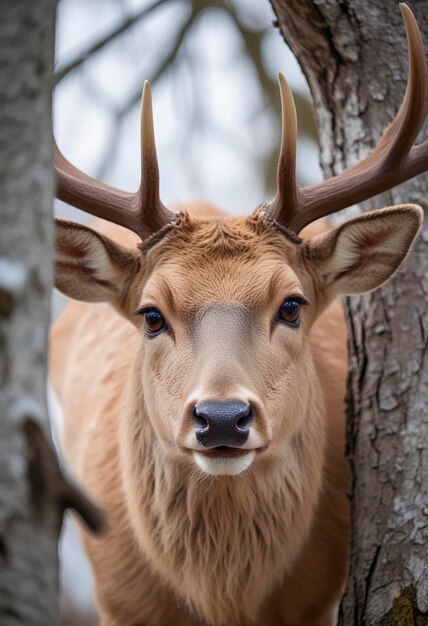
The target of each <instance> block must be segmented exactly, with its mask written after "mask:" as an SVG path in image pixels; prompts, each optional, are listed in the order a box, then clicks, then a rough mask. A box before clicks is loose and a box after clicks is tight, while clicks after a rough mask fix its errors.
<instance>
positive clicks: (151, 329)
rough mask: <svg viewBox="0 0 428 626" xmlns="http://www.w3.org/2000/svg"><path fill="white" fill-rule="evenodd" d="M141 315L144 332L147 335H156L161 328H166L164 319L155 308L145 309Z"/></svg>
mask: <svg viewBox="0 0 428 626" xmlns="http://www.w3.org/2000/svg"><path fill="white" fill-rule="evenodd" d="M143 315H144V325H145V330H146V334H147V335H148V336H149V337H153V336H155V335H158V334H159V333H161V332H162V331H163V330H166V324H165V320H164V318H163V316H162V314H161V313H159V311H158V310H157V309H146V310H145V311H144V312H143Z"/></svg>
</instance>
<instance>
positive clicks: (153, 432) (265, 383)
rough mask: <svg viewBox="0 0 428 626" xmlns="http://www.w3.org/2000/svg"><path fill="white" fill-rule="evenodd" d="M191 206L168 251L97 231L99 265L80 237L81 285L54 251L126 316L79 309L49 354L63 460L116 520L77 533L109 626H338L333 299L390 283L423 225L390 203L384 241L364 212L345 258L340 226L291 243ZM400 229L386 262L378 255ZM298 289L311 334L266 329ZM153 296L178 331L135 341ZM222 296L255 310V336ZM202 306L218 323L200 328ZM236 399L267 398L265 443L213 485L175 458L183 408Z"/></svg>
mask: <svg viewBox="0 0 428 626" xmlns="http://www.w3.org/2000/svg"><path fill="white" fill-rule="evenodd" d="M188 210H189V213H191V214H192V217H189V215H187V216H186V215H185V216H184V218H183V219H182V221H181V223H180V225H179V226H178V227H176V228H174V229H173V230H172V231H171V232H169V233H167V234H166V235H165V236H164V238H163V240H162V241H160V242H159V243H158V244H157V245H155V246H153V247H152V248H151V249H149V250H148V251H145V252H141V253H140V254H138V253H136V252H132V253H130V252H129V253H128V256H126V252H123V254H122V250H125V251H126V250H127V249H129V248H130V247H131V246H132V245H135V243H136V240H135V238H134V236H133V235H131V234H130V233H127V232H126V231H124V230H123V229H121V228H119V227H115V226H112V225H111V224H106V223H99V224H98V227H97V228H98V231H99V232H102V233H104V234H107V235H109V236H110V237H111V238H112V239H114V240H116V241H119V242H120V243H121V245H122V246H123V249H122V248H120V250H119V252H114V253H113V252H112V248H111V246H112V244H110V243H108V244H107V245H106V248H105V250H106V251H107V252H103V251H101V252H102V254H101V252H100V250H98V247H97V246H98V244H97V243H96V242H95V241H94V240H93V239H90V238H88V243H85V244H81V243H79V245H78V248H79V250H82V248H83V249H84V251H85V254H84V255H83V257H82V256H81V254H80V252H79V254H78V255H77V256H78V257H79V260H78V265H83V266H84V267H85V268H86V269H85V271H83V272H80V273H79V280H77V279H76V278H73V274H72V272H73V270H72V269H70V262H69V263H68V264H66V265H67V267H66V269H64V259H63V260H61V259H60V260H59V265H58V270H57V271H58V273H59V277H58V281H59V284H61V285H66V287H63V288H64V289H65V290H66V291H67V292H68V293H70V292H71V295H74V296H75V297H82V298H84V299H86V300H88V299H91V300H99V299H104V297H105V289H106V283H109V282H111V285H110V293H111V295H110V298H109V299H110V302H111V304H113V306H114V307H115V308H116V309H117V310H118V311H119V312H120V313H121V315H122V316H119V315H118V314H117V312H115V311H114V310H113V308H111V307H110V306H108V305H107V304H104V303H101V304H91V305H90V306H88V305H87V304H85V303H76V302H74V303H72V304H71V305H70V306H69V307H68V308H67V310H66V311H65V313H64V314H63V315H62V317H61V318H60V319H59V321H58V322H57V323H56V325H55V327H54V329H53V332H52V343H51V376H52V379H53V383H54V387H55V389H56V390H57V392H58V394H59V397H60V400H61V402H62V405H63V407H64V411H65V418H66V423H65V450H66V454H67V457H68V459H69V461H70V463H71V465H72V467H73V469H74V470H75V472H76V473H77V474H78V476H79V478H80V479H81V480H82V481H83V482H84V484H85V486H86V487H87V489H88V490H89V492H90V493H91V494H92V496H93V497H94V498H95V500H96V501H97V502H98V503H99V504H100V505H101V506H103V507H104V509H105V510H106V511H107V513H108V519H109V530H108V532H107V533H106V534H105V535H104V536H103V537H102V538H101V539H98V538H94V537H91V536H88V535H85V545H86V549H87V552H88V554H89V557H90V560H91V563H92V566H93V569H94V574H95V581H96V596H97V601H98V605H99V608H100V611H101V614H102V616H103V626H124V625H126V626H131V625H135V626H137V625H143V624H144V625H146V626H167V625H171V626H172V625H174V626H175V625H177V626H196V625H202V624H204V625H205V624H209V625H211V626H224V625H226V624H227V625H228V626H229V625H230V626H233V625H239V626H244V625H249V624H257V625H258V626H279V625H283V626H309V625H311V626H327V625H328V624H331V623H332V616H333V612H334V608H335V606H336V604H337V602H338V600H339V598H340V595H341V592H342V589H343V585H344V579H345V574H346V567H347V541H348V539H347V533H348V505H347V499H346V488H347V468H346V463H345V458H344V400H343V399H344V392H345V376H346V349H345V341H346V339H345V337H346V330H345V324H344V318H343V311H342V307H341V304H340V303H339V302H338V301H337V300H334V297H335V295H336V293H341V292H344V291H345V292H351V291H352V289H354V284H356V287H355V291H358V290H367V289H372V288H374V287H375V286H377V285H378V284H380V283H381V282H383V281H384V280H386V278H388V277H389V276H390V275H391V274H392V273H393V272H394V271H395V269H396V268H397V267H398V265H399V263H400V262H401V261H402V259H403V258H404V257H405V255H406V253H407V251H408V249H409V247H410V245H411V241H412V240H413V238H414V236H415V234H416V232H417V230H418V226H419V223H420V215H419V213H418V211H417V209H415V208H413V207H402V208H401V209H394V210H385V211H384V212H379V215H380V216H381V217H380V218H379V219H380V222H379V224H381V226H380V227H379V228H378V229H377V227H376V228H375V229H374V231H375V232H374V235H373V238H372V237H371V235H370V234H369V233H368V231H367V226H366V225H365V222H364V219H362V220H361V219H360V220H355V221H354V222H352V226H351V227H350V228H349V229H348V230H349V232H351V235H352V240H354V239H356V240H358V241H360V242H361V245H360V246H359V247H358V245H356V248H358V249H356V250H355V253H353V252H352V253H351V254H348V249H349V248H348V247H347V246H346V241H347V240H345V239H344V237H347V235H346V232H348V231H346V229H345V230H344V231H343V232H344V233H345V234H343V233H342V231H340V229H338V230H337V231H335V234H333V235H329V234H327V235H325V234H324V235H323V234H320V235H319V236H318V238H315V239H312V240H311V241H310V242H309V243H306V242H304V243H302V244H299V243H296V242H293V241H291V240H289V239H287V237H286V236H284V235H283V234H282V233H281V232H279V231H278V230H276V229H275V228H273V227H272V224H271V223H269V222H267V221H266V220H265V219H264V217H263V214H262V213H261V212H258V213H257V212H256V213H255V214H253V215H252V216H250V217H242V218H227V217H225V216H224V214H221V213H220V212H217V211H216V210H214V209H213V208H212V207H210V206H208V205H198V206H196V207H190V208H188ZM388 211H390V212H389V213H388ZM382 215H383V217H382ZM374 219H375V221H376V219H378V218H374ZM382 220H383V221H384V222H385V224H386V223H388V224H389V226H388V227H385V228H384V229H383V228H382V223H383V221H382ZM366 221H368V222H369V223H370V219H369V218H367V219H366ZM360 222H361V224H362V225H360ZM377 223H378V222H376V224H377ZM62 228H63V230H64V232H63V233H62V231H61V230H60V234H59V243H58V245H59V248H61V246H62V247H63V249H65V250H66V251H67V249H68V250H69V248H68V245H69V241H68V240H69V239H70V241H72V242H76V241H77V240H78V239H79V237H80V236H81V234H80V233H78V235H76V232H77V230H78V227H76V229H73V226H71V225H68V226H67V225H66V226H64V227H62ZM369 228H372V227H371V226H369ZM391 228H392V230H393V235H394V237H395V239H394V246H395V249H396V253H395V257H394V259H390V258H389V257H388V254H389V251H386V252H385V251H383V250H382V242H383V239H382V238H387V237H388V236H389V235H388V233H389V231H391ZM312 230H313V231H315V232H316V231H317V230H318V232H322V231H323V230H325V227H323V226H321V227H319V225H315V226H314V227H313V229H312ZM372 230H373V229H372ZM360 231H361V233H360ZM378 231H379V232H378ZM398 231H401V233H402V236H401V238H400V237H399V236H397V235H396V233H397V232H398ZM370 232H372V231H370ZM385 233H387V234H385ZM394 233H395V234H394ZM309 234H313V233H309ZM398 240H399V241H398ZM79 241H80V239H79ZM65 243H66V244H67V245H65ZM341 246H342V247H344V249H345V251H346V254H345V253H343V252H342V251H341ZM386 247H387V246H386ZM372 248H373V251H372ZM103 250H104V249H103ZM86 251H88V260H87V261H86V256H85V255H86ZM59 254H60V256H61V251H60V252H59ZM123 255H125V256H123ZM340 255H342V256H340ZM371 255H372V256H373V262H374V264H375V265H376V264H379V263H380V265H379V266H382V268H383V267H384V265H386V266H388V268H389V271H386V272H385V271H384V270H383V269H382V270H381V271H380V272H379V275H378V276H375V277H374V278H373V280H372V281H371V282H370V281H367V280H363V281H361V279H359V278H358V276H355V274H356V273H357V272H356V269H357V266H358V263H360V262H361V257H362V256H363V257H364V259H365V260H366V261H367V259H369V258H370V257H371ZM101 256H103V260H102V263H103V269H102V271H101V270H100V269H99V263H100V261H99V259H100V257H101ZM344 256H346V259H343V258H342V257H344ZM95 257H96V259H98V261H97V263H98V264H95V262H94V258H95ZM339 257H340V258H339ZM71 265H73V264H72V263H71ZM64 272H68V273H67V274H64ZM70 272H71V273H70ZM347 275H349V276H350V278H349V281H348V282H349V284H346V285H345V287H344V286H343V285H344V283H346V276H347ZM361 282H362V283H364V284H360V283H361ZM338 285H339V287H338ZM107 288H108V285H107ZM88 290H89V291H88ZM296 291H297V292H299V293H300V292H302V293H303V294H304V296H305V298H307V299H308V300H309V302H310V305H309V306H307V307H303V310H302V325H301V328H300V329H298V330H294V329H291V330H290V329H286V328H277V327H276V326H275V325H274V326H273V327H272V315H273V314H274V313H275V311H276V310H277V309H278V307H279V306H280V304H281V302H282V301H283V300H284V297H285V296H287V295H289V294H290V293H293V294H294V293H295V292H296ZM87 292H88V293H87ZM89 292H90V293H89ZM146 301H148V302H150V303H152V304H156V306H157V307H158V308H160V310H162V312H163V313H164V314H165V315H166V316H167V317H168V322H169V323H170V324H171V327H172V328H173V329H174V330H173V336H172V337H171V336H169V337H168V336H160V337H158V338H156V339H155V340H146V339H145V338H144V331H143V321H142V319H141V317H138V316H135V315H134V311H135V310H136V309H137V308H138V307H139V306H140V305H141V304H142V303H145V302H146ZM222 303H235V304H234V306H236V307H239V309H240V310H241V309H245V311H247V312H248V316H252V317H251V324H248V325H247V326H245V329H246V330H245V332H243V331H242V329H240V327H239V326H238V325H237V323H235V322H236V320H235V318H234V316H233V315H231V314H230V312H229V313H227V314H226V313H225V314H224V315H223V313H222V311H223V309H222V308H221V306H223V305H222ZM219 307H220V308H219ZM213 308H214V309H215V316H214V317H213V318H210V317H209V315H211V313H210V312H211V311H212V309H213ZM228 310H229V309H228ZM224 311H226V309H224ZM207 312H208V313H207ZM203 315H208V317H207V318H206V319H208V320H211V319H213V320H215V323H214V324H211V323H208V322H206V323H205V326H204V323H202V322H201V321H200V318H201V316H203ZM227 315H229V317H227ZM198 316H199V317H198ZM125 318H127V319H128V320H129V321H131V322H132V324H130V323H129V321H127V319H125ZM249 319H250V318H249ZM213 326H214V327H213ZM192 329H193V330H192ZM242 388H245V390H247V392H248V393H251V394H252V395H251V397H252V398H253V401H254V403H255V405H256V406H257V418H256V420H255V424H254V430H255V431H256V435H257V437H258V438H259V439H260V441H262V443H263V451H262V452H260V453H259V454H257V456H256V458H255V460H254V462H253V464H252V465H251V467H250V468H249V469H248V470H246V471H245V472H244V473H243V474H240V475H238V476H216V477H215V476H208V475H205V474H203V473H202V472H201V471H200V470H199V469H198V468H197V467H195V464H194V463H193V461H192V458H191V456H190V454H187V453H186V451H185V450H184V448H183V442H184V441H187V439H186V438H187V437H189V433H190V432H191V430H192V427H191V422H190V421H189V418H188V407H189V405H191V403H192V402H193V400H194V398H195V394H197V397H198V398H200V397H201V396H203V397H221V398H222V397H230V396H237V395H239V393H241V391H240V390H241V389H242Z"/></svg>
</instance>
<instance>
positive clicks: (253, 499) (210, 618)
mask: <svg viewBox="0 0 428 626" xmlns="http://www.w3.org/2000/svg"><path fill="white" fill-rule="evenodd" d="M314 391H316V390H314ZM132 393H133V398H134V400H135V398H137V401H134V402H133V414H131V415H130V414H128V415H126V417H125V418H124V420H123V424H122V428H123V432H122V435H123V436H122V437H121V441H122V442H123V443H122V448H121V469H122V478H123V483H124V487H125V489H124V491H125V498H126V501H127V508H128V511H129V516H130V522H131V527H132V529H133V532H134V534H135V537H136V539H137V541H138V543H139V545H140V547H141V549H142V551H143V553H144V556H145V557H147V558H148V560H149V561H150V562H151V563H152V565H153V567H154V568H155V570H156V571H157V572H158V573H160V574H161V576H162V577H163V578H164V579H166V580H167V581H168V583H169V584H170V585H171V586H172V587H173V589H174V590H175V591H176V593H177V594H178V595H179V596H180V597H181V598H182V599H183V600H184V601H185V602H186V603H187V604H188V605H189V607H191V609H193V610H194V611H195V612H197V613H199V614H200V615H201V616H202V617H203V618H204V619H205V620H206V621H207V622H208V623H215V624H217V625H220V624H226V623H227V624H233V623H235V622H238V621H242V620H243V619H246V618H248V617H249V616H250V615H254V614H255V612H257V610H258V608H259V607H260V606H261V604H262V603H263V601H264V599H265V598H266V596H267V595H268V593H269V592H270V591H271V590H272V588H273V587H274V585H275V584H278V583H279V582H280V581H281V579H282V578H283V576H284V575H285V573H286V572H287V570H288V569H289V568H290V567H291V566H292V564H293V561H294V560H295V558H296V556H297V554H298V552H299V551H300V548H301V546H302V544H303V542H304V541H305V539H306V538H307V536H308V533H309V529H310V525H311V522H312V518H313V514H314V511H315V508H316V506H317V502H318V497H319V493H320V489H321V479H322V468H323V459H324V447H323V446H322V445H320V441H322V439H323V436H324V435H323V433H324V416H323V409H322V407H320V406H319V402H318V401H317V398H319V397H320V395H319V393H312V394H310V397H309V401H308V404H307V407H308V415H307V416H306V424H305V429H304V431H303V432H302V433H298V434H297V435H295V437H294V438H293V440H292V441H291V442H288V443H287V444H284V446H283V448H282V449H280V450H278V454H276V455H274V456H272V457H271V458H269V459H268V458H266V459H263V458H262V455H261V457H260V459H258V460H256V462H255V463H254V466H253V467H251V468H250V470H249V471H248V472H247V473H244V474H243V475H242V476H219V477H212V476H203V475H201V473H200V472H199V471H197V470H196V471H195V470H194V469H193V468H192V467H191V465H190V464H189V463H186V462H183V461H181V460H179V459H178V458H177V457H176V456H174V455H172V454H171V453H169V452H168V451H167V450H166V449H165V448H164V447H163V445H162V444H161V443H160V442H159V440H158V438H157V437H156V435H155V433H154V430H153V427H152V425H151V421H150V416H149V415H147V411H146V408H145V406H144V401H143V400H144V399H143V398H142V392H141V389H139V390H138V391H137V393H136V390H135V389H134V390H133V392H132ZM130 404H132V403H130ZM244 599H245V601H243V600H244Z"/></svg>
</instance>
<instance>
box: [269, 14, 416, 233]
mask: <svg viewBox="0 0 428 626" xmlns="http://www.w3.org/2000/svg"><path fill="white" fill-rule="evenodd" d="M400 9H401V13H402V15H403V19H404V24H405V27H406V35H407V44H408V51H409V70H408V81H407V88H406V93H405V96H404V99H403V101H402V104H401V106H400V109H399V111H398V113H397V115H396V117H395V119H394V120H393V122H392V123H391V124H390V125H389V127H388V128H387V129H386V131H385V132H384V134H383V136H382V138H381V140H380V142H379V144H378V145H377V147H376V148H375V150H374V151H373V152H372V153H371V154H370V155H369V156H368V157H367V158H366V159H364V160H363V161H361V162H360V163H358V164H357V165H354V166H353V167H351V168H349V169H347V170H346V171H344V172H342V173H341V174H338V175H337V176H334V177H333V178H330V179H328V180H326V181H324V182H322V183H320V184H318V185H311V186H309V187H304V188H303V189H298V190H297V192H296V196H297V205H298V206H297V207H295V206H294V205H293V203H292V204H291V205H290V208H289V206H288V200H287V195H288V194H287V190H285V192H282V194H281V195H280V194H278V195H277V198H276V199H275V200H274V202H273V203H272V204H271V205H270V206H269V207H268V208H269V210H271V211H273V216H274V217H275V218H276V219H277V221H278V222H280V223H281V224H282V225H283V226H286V227H287V228H289V229H290V230H293V231H294V232H296V233H298V232H300V230H302V228H304V227H305V226H306V225H307V224H309V223H311V222H313V221H315V220H316V219H318V218H320V217H324V216H326V215H330V214H331V213H335V212H336V211H339V210H340V209H344V208H346V207H348V206H350V205H352V204H355V203H357V202H362V201H363V200H367V199H368V198H370V197H372V196H375V195H377V194H379V193H382V192H383V191H386V190H387V189H390V188H391V187H394V186H395V185H399V184H400V183H402V182H404V181H406V180H408V179H409V178H412V177H413V176H416V175H418V174H420V173H422V172H424V171H425V170H427V169H428V140H427V141H425V142H424V143H422V144H421V145H418V146H413V143H414V141H415V139H416V137H417V135H418V133H419V131H420V129H421V127H422V124H423V122H424V120H425V117H426V115H427V111H428V72H427V66H426V61H425V53H424V47H423V42H422V38H421V34H420V31H419V28H418V25H417V22H416V19H415V17H414V15H413V13H412V11H411V10H410V9H409V7H408V6H407V5H405V4H400ZM412 146H413V147H412ZM288 184H290V183H288ZM278 197H281V198H283V203H281V205H279V204H278Z"/></svg>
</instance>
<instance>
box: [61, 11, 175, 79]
mask: <svg viewBox="0 0 428 626" xmlns="http://www.w3.org/2000/svg"><path fill="white" fill-rule="evenodd" d="M168 2H171V0H157V2H155V3H154V4H152V5H150V6H149V7H144V8H143V9H140V10H139V11H137V13H135V14H134V15H131V16H130V17H128V18H127V19H126V20H124V21H123V22H121V23H120V24H119V26H116V27H115V28H113V29H112V30H111V31H110V32H109V33H107V34H106V35H104V37H101V39H99V40H98V41H96V42H95V43H94V44H92V45H91V46H89V48H87V49H86V50H85V51H84V52H82V53H80V54H79V55H77V56H76V57H75V58H74V59H73V60H72V61H70V62H69V63H67V64H66V65H64V66H63V67H62V68H60V69H59V70H58V71H57V72H56V73H55V77H54V84H55V85H57V84H58V83H59V82H60V81H61V80H62V79H63V78H64V77H65V76H67V75H68V74H70V72H72V71H74V70H75V69H77V68H78V67H80V66H81V65H82V63H84V62H85V61H86V60H87V59H88V58H89V57H90V56H92V55H93V54H96V53H97V52H99V51H100V50H101V49H102V48H104V46H106V45H107V44H109V43H111V42H112V41H113V40H114V39H116V37H118V36H119V35H122V34H123V33H124V32H126V31H127V30H129V29H130V28H132V26H134V25H135V24H136V23H137V22H138V21H139V20H141V19H143V18H144V17H147V15H149V14H150V13H152V12H153V11H155V10H156V9H158V8H159V7H160V6H162V5H164V4H167V3H168Z"/></svg>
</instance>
